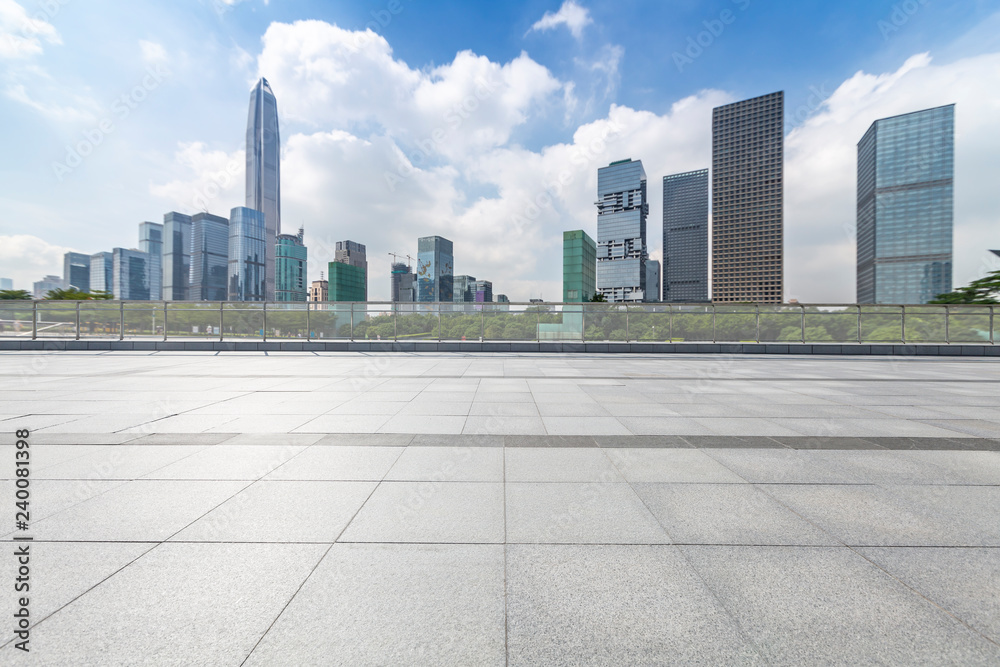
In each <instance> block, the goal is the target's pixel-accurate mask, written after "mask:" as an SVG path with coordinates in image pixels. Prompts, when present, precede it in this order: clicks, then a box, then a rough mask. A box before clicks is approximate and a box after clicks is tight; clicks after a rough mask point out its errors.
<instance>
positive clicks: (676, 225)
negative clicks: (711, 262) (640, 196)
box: [663, 169, 709, 303]
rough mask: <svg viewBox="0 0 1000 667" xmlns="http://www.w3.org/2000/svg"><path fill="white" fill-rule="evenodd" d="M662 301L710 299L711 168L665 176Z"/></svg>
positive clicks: (678, 301)
mask: <svg viewBox="0 0 1000 667" xmlns="http://www.w3.org/2000/svg"><path fill="white" fill-rule="evenodd" d="M663 300H664V301H666V302H670V303H698V302H705V301H708V300H709V299H708V169H699V170H698V171H689V172H686V173H683V174H674V175H673V176H664V177H663Z"/></svg>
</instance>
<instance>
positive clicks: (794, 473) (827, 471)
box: [703, 449, 863, 484]
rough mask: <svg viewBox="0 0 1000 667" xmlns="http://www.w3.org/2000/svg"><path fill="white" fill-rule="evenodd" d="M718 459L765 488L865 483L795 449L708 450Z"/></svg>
mask: <svg viewBox="0 0 1000 667" xmlns="http://www.w3.org/2000/svg"><path fill="white" fill-rule="evenodd" d="M703 451H704V452H705V454H707V455H708V456H710V457H711V458H713V459H715V460H716V461H718V462H719V463H721V464H722V465H724V466H725V467H727V468H729V469H730V470H732V471H733V472H734V473H736V474H737V475H739V476H740V477H742V478H743V479H745V480H746V481H748V482H752V483H755V484H756V483H763V484H857V483H862V482H863V480H861V479H859V478H858V477H856V476H855V475H853V474H852V473H850V472H849V471H847V470H844V469H843V468H840V467H834V466H832V465H830V464H828V463H827V462H825V461H823V460H822V459H818V458H816V457H810V456H807V454H809V453H810V452H804V451H799V450H792V449H706V450H703Z"/></svg>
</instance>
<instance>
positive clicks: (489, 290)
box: [472, 280, 493, 303]
mask: <svg viewBox="0 0 1000 667" xmlns="http://www.w3.org/2000/svg"><path fill="white" fill-rule="evenodd" d="M472 288H473V289H474V290H475V298H474V302H475V303H493V283H492V282H490V281H489V280H477V281H475V282H474V283H473V284H472Z"/></svg>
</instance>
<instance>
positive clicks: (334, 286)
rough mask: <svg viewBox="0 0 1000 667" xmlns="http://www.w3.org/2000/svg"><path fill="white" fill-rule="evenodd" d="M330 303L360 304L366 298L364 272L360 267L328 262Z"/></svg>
mask: <svg viewBox="0 0 1000 667" xmlns="http://www.w3.org/2000/svg"><path fill="white" fill-rule="evenodd" d="M327 273H328V278H329V282H330V301H342V302H353V303H361V302H364V301H365V298H366V289H367V288H366V283H367V280H366V276H365V270H364V269H363V268H362V267H360V266H354V265H352V264H345V263H344V262H330V264H329V265H328V272H327Z"/></svg>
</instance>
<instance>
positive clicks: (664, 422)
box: [618, 417, 713, 435]
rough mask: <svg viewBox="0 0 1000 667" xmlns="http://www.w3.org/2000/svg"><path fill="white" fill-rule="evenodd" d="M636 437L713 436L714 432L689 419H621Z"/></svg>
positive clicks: (619, 419)
mask: <svg viewBox="0 0 1000 667" xmlns="http://www.w3.org/2000/svg"><path fill="white" fill-rule="evenodd" d="M618 421H620V422H621V423H622V425H623V426H624V427H625V428H627V429H628V430H629V431H631V432H632V433H634V434H636V435H711V434H712V433H713V431H712V430H711V429H709V428H708V427H706V426H705V425H704V424H699V423H698V422H697V421H695V420H694V419H691V418H689V417H619V418H618Z"/></svg>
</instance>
